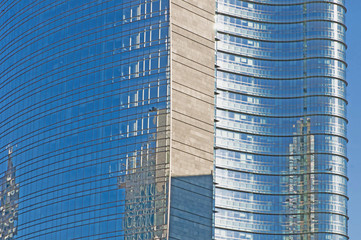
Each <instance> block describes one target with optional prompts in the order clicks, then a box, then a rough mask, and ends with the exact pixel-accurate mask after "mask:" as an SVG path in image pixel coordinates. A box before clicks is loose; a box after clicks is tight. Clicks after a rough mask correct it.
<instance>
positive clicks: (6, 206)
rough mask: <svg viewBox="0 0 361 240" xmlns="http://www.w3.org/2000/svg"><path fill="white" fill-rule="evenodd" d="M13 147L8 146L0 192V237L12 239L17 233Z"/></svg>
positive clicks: (17, 189) (16, 190) (16, 192)
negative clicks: (6, 164) (6, 163)
mask: <svg viewBox="0 0 361 240" xmlns="http://www.w3.org/2000/svg"><path fill="white" fill-rule="evenodd" d="M12 151H13V148H12V147H9V148H8V167H7V170H6V172H5V175H4V176H3V177H2V178H1V192H0V199H1V200H0V201H1V206H0V212H1V216H0V239H1V240H10V239H14V236H15V235H16V233H17V220H18V207H19V203H18V201H19V184H17V183H16V175H15V173H16V168H15V167H14V166H13V161H12Z"/></svg>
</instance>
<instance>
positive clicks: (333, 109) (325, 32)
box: [214, 0, 348, 240]
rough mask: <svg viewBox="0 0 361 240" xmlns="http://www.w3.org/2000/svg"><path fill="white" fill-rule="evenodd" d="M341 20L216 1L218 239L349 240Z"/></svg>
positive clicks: (260, 2)
mask: <svg viewBox="0 0 361 240" xmlns="http://www.w3.org/2000/svg"><path fill="white" fill-rule="evenodd" d="M345 12H346V9H345V7H344V1H341V0H323V1H315V0H307V1H306V0H253V1H246V0H218V1H217V16H216V22H217V24H216V29H217V38H216V40H217V44H216V48H217V52H216V57H217V61H216V69H217V74H216V77H217V81H216V87H217V91H216V96H217V99H216V136H215V138H216V146H215V155H216V156H215V161H216V163H215V164H216V166H215V182H216V185H215V193H214V194H215V219H214V224H215V238H216V239H229V240H230V239H249V240H250V239H252V240H266V239H272V240H291V239H292V240H320V239H333V240H346V239H348V237H347V219H348V218H347V199H348V198H347V189H346V188H347V180H348V179H347V176H346V175H347V173H346V165H347V156H346V143H347V138H346V125H347V119H346V105H347V101H346V96H345V95H346V93H345V88H346V85H347V84H346V81H345V70H346V63H345V49H346V45H345V31H346V27H345Z"/></svg>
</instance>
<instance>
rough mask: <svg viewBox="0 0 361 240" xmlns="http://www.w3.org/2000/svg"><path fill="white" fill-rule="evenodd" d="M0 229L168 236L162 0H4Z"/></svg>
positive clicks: (29, 235)
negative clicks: (0, 213) (0, 214)
mask: <svg viewBox="0 0 361 240" xmlns="http://www.w3.org/2000/svg"><path fill="white" fill-rule="evenodd" d="M0 19H1V20H0V21H1V26H0V46H1V47H0V139H1V141H0V169H1V174H2V175H1V180H2V182H1V184H2V185H1V209H0V211H1V212H2V216H1V219H0V221H1V224H0V239H18V240H22V239H33V240H37V239H165V238H166V237H167V231H168V230H167V224H168V223H167V221H168V220H167V219H168V216H167V215H168V194H169V190H168V185H169V184H168V183H169V157H168V156H169V154H168V151H169V141H168V140H167V139H168V136H169V120H168V113H169V66H170V64H169V1H168V0H152V1H150V0H131V1H130V0H124V1H116V0H104V1H98V0H96V1H93V0H87V1H79V0H59V1H51V0H40V1H30V0H21V1H15V0H14V1H10V0H9V1H1V3H0Z"/></svg>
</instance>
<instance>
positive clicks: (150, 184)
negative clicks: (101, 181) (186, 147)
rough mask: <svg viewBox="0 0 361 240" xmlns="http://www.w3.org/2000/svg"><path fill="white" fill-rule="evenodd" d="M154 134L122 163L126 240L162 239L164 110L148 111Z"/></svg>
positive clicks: (165, 197)
mask: <svg viewBox="0 0 361 240" xmlns="http://www.w3.org/2000/svg"><path fill="white" fill-rule="evenodd" d="M150 112H151V113H152V115H154V116H153V117H152V124H154V127H156V128H157V132H156V133H154V134H151V135H149V139H148V141H147V142H146V143H144V144H143V145H142V147H141V149H138V150H137V151H135V152H134V153H132V154H129V156H128V157H127V159H126V162H125V163H123V164H122V167H121V169H122V171H121V173H122V175H121V176H119V177H118V187H119V188H120V189H124V190H125V209H124V220H123V229H124V236H125V239H126V240H128V239H129V240H130V239H165V238H166V236H167V227H166V225H167V221H168V220H167V219H168V214H167V212H168V208H167V204H168V184H169V181H168V179H169V177H168V171H169V167H168V166H169V165H168V160H167V159H168V157H167V148H166V146H167V138H166V137H167V136H166V121H167V120H166V116H167V115H166V110H157V109H155V108H153V109H151V110H150Z"/></svg>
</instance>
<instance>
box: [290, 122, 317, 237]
mask: <svg viewBox="0 0 361 240" xmlns="http://www.w3.org/2000/svg"><path fill="white" fill-rule="evenodd" d="M294 127H295V128H296V131H295V132H294V135H295V136H294V137H293V142H292V143H291V144H290V145H289V150H290V157H289V176H288V190H289V194H290V196H289V198H287V199H286V205H287V206H288V210H289V213H290V214H289V215H287V218H288V221H287V222H288V229H287V230H288V232H291V233H306V234H305V236H304V239H306V240H309V239H311V234H310V233H311V232H315V231H317V230H316V229H315V227H316V225H315V224H314V220H315V214H314V211H313V210H312V206H314V204H315V201H316V199H315V194H313V193H312V192H314V190H315V185H316V182H315V176H314V174H312V173H314V172H315V156H314V154H313V153H314V145H315V143H314V136H313V135H311V124H310V119H309V118H307V119H300V120H299V121H297V124H296V125H294ZM294 239H295V238H294V236H290V237H289V240H294ZM297 239H298V238H297Z"/></svg>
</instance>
